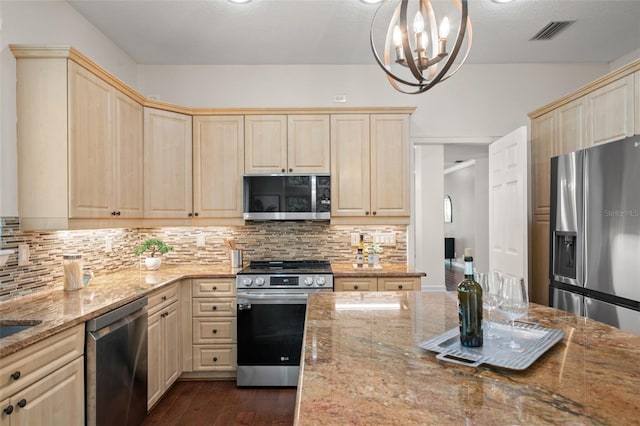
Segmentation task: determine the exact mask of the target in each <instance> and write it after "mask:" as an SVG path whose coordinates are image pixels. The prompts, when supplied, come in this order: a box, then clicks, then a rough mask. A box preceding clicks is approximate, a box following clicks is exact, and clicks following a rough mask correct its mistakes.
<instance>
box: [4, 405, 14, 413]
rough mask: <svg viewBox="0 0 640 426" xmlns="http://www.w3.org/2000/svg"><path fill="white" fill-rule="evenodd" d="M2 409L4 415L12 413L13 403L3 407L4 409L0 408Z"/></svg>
mask: <svg viewBox="0 0 640 426" xmlns="http://www.w3.org/2000/svg"><path fill="white" fill-rule="evenodd" d="M2 411H4V413H5V414H6V415H9V414H11V413H13V405H10V406H8V407H7V408H5V409H4V410H2Z"/></svg>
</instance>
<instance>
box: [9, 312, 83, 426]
mask: <svg viewBox="0 0 640 426" xmlns="http://www.w3.org/2000/svg"><path fill="white" fill-rule="evenodd" d="M83 354H84V325H78V326H76V327H74V328H71V329H69V330H65V331H63V332H61V333H58V334H56V335H55V336H52V337H50V338H48V339H46V340H44V341H42V342H39V343H36V344H34V345H31V346H29V347H27V348H25V349H23V350H21V351H19V352H16V353H14V354H11V355H9V356H7V357H5V358H2V359H0V376H1V379H0V380H1V386H0V401H1V402H0V424H2V425H11V426H14V425H36V424H52V425H83V424H84V422H85V419H84V416H85V410H84V357H83Z"/></svg>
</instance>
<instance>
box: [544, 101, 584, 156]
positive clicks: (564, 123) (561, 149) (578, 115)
mask: <svg viewBox="0 0 640 426" xmlns="http://www.w3.org/2000/svg"><path fill="white" fill-rule="evenodd" d="M585 105H586V99H585V98H584V97H583V98H580V99H576V100H575V101H572V102H569V103H568V104H566V105H563V106H561V107H559V108H558V112H557V123H556V128H557V135H556V137H557V143H556V149H555V152H552V155H553V156H556V155H563V154H568V153H570V152H574V151H577V150H579V149H582V148H583V147H584V144H585V132H586V130H587V124H586V122H585V118H586V110H585Z"/></svg>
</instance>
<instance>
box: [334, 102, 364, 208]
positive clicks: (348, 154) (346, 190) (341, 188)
mask: <svg viewBox="0 0 640 426" xmlns="http://www.w3.org/2000/svg"><path fill="white" fill-rule="evenodd" d="M370 166H371V165H370V144H369V115H368V114H353V115H346V114H345V115H332V116H331V216H332V218H335V217H340V216H356V217H363V216H368V215H369V214H370V213H371V210H370V209H371V201H370V197H371V194H370V190H369V185H370V181H371V178H370V176H371V175H370V173H371V168H370Z"/></svg>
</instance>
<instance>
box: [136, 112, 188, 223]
mask: <svg viewBox="0 0 640 426" xmlns="http://www.w3.org/2000/svg"><path fill="white" fill-rule="evenodd" d="M191 163H192V158H191V117H190V116H187V115H184V114H177V113H175V112H168V111H161V110H158V109H153V108H145V109H144V216H145V217H147V218H187V217H190V216H191V215H192V209H193V206H192V203H191V200H192V189H191V179H192V177H191V169H192V167H191Z"/></svg>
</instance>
